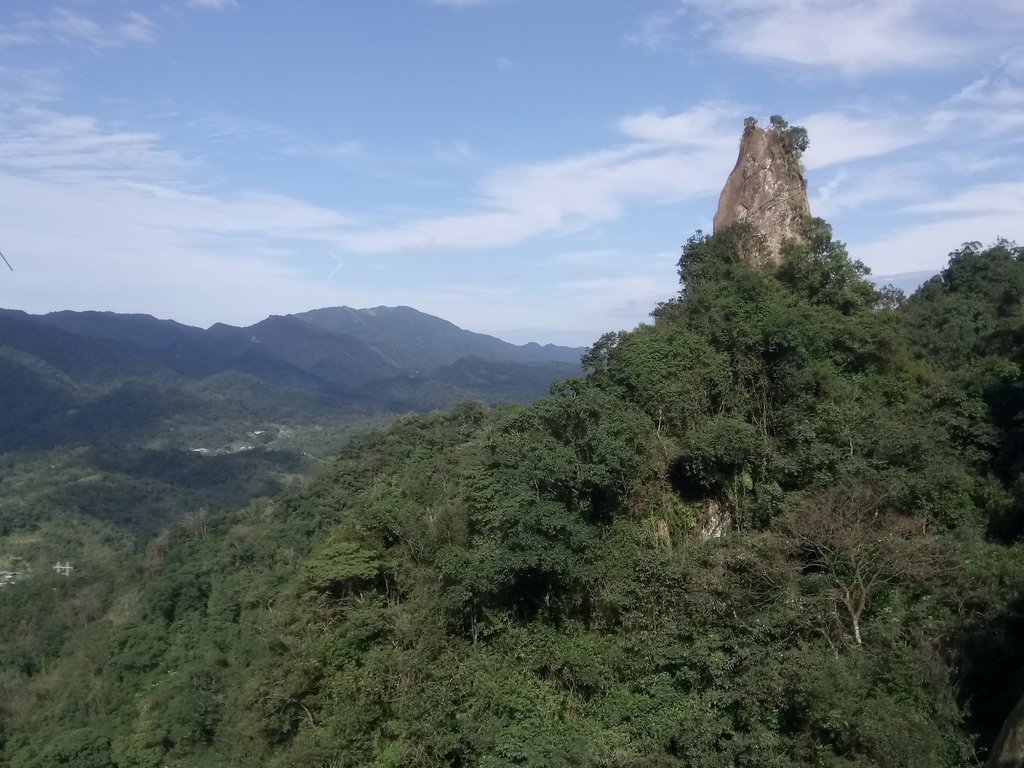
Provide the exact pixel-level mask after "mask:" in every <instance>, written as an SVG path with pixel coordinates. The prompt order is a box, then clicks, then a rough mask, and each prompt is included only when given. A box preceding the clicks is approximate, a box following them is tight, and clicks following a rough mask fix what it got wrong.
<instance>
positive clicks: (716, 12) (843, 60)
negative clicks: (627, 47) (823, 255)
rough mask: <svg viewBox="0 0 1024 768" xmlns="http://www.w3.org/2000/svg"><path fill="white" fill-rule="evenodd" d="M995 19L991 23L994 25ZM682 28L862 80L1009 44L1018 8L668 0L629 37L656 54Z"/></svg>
mask: <svg viewBox="0 0 1024 768" xmlns="http://www.w3.org/2000/svg"><path fill="white" fill-rule="evenodd" d="M997 20H998V21H997ZM684 24H685V25H686V26H687V27H688V28H689V30H690V31H691V33H692V34H693V35H694V36H695V37H698V36H699V37H700V38H708V39H710V40H711V41H712V42H713V44H714V45H715V46H717V47H719V48H720V49H722V50H724V51H726V52H728V53H733V54H737V55H740V56H744V57H747V58H752V59H761V60H769V61H777V62H780V63H787V64H795V65H802V66H811V67H819V68H823V69H832V70H837V71H839V72H842V73H845V74H847V75H863V74H868V73H875V72H886V71H891V70H897V69H906V68H918V69H920V68H943V67H948V66H951V65H952V64H953V63H955V62H956V61H959V60H962V59H963V58H964V57H965V56H971V55H976V54H978V53H980V52H983V51H985V50H991V47H990V46H991V45H992V43H993V40H995V39H1001V40H1003V41H1004V42H1005V41H1008V40H1012V39H1014V35H1016V34H1017V33H1018V32H1019V31H1020V29H1021V27H1022V25H1024V7H1022V6H1020V5H1019V4H1014V3H1011V2H1007V1H1006V0H978V2H977V3H976V4H975V5H972V6H970V7H969V8H968V7H967V6H964V5H962V4H961V3H957V2H953V0H927V1H926V0H859V2H846V1H845V0H674V1H673V2H670V3H667V4H666V5H665V6H664V7H663V8H662V9H661V10H659V11H656V12H655V13H653V14H650V15H649V16H647V17H645V18H644V19H642V20H641V22H640V24H639V27H638V29H637V30H636V31H635V32H634V33H633V34H632V36H631V39H632V40H633V41H634V42H637V43H639V44H641V45H644V46H646V47H648V48H652V49H657V48H659V47H661V46H663V45H664V43H665V41H666V40H669V39H671V38H672V37H673V36H674V35H676V34H678V33H679V29H680V28H681V27H682V26H683V25H684Z"/></svg>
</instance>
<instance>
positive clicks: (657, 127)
mask: <svg viewBox="0 0 1024 768" xmlns="http://www.w3.org/2000/svg"><path fill="white" fill-rule="evenodd" d="M742 115H743V109H742V108H741V107H738V106H736V105H735V104H729V103H725V102H709V103H705V104H698V105H697V106H696V107H693V108H692V109H689V110H686V111H684V112H679V113H676V114H671V115H666V114H664V112H660V111H654V112H644V113H642V114H639V115H631V116H629V117H625V118H623V119H622V120H620V121H619V130H620V131H622V133H623V134H625V135H626V136H628V137H629V138H631V139H636V140H638V141H650V142H655V143H664V144H679V145H684V146H704V147H708V146H715V147H719V146H721V144H722V142H723V141H724V142H728V143H729V144H730V146H732V145H733V144H734V142H735V133H736V126H737V125H739V120H740V118H741V116H742Z"/></svg>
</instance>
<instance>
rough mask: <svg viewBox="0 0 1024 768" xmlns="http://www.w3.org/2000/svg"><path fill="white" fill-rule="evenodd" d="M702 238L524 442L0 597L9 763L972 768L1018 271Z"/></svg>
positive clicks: (480, 428)
mask: <svg viewBox="0 0 1024 768" xmlns="http://www.w3.org/2000/svg"><path fill="white" fill-rule="evenodd" d="M763 247H764V245H763V242H762V241H761V239H760V238H759V237H758V236H757V235H756V234H755V233H754V232H753V231H752V230H751V229H750V228H748V227H745V226H743V225H736V226H733V227H730V228H727V229H724V230H722V231H720V232H718V233H717V234H715V235H713V236H706V235H703V234H700V233H698V234H697V235H695V236H694V237H693V238H691V239H690V240H689V242H688V243H687V245H686V246H685V248H684V250H683V253H682V257H681V259H680V262H679V273H680V279H681V290H680V293H679V296H678V298H676V299H674V300H672V301H669V302H667V303H665V304H663V305H661V306H659V307H658V308H657V309H656V310H655V311H654V313H653V322H652V323H651V324H650V325H645V326H641V327H639V328H637V329H636V330H634V331H630V332H623V333H612V334H607V335H605V336H603V337H602V338H601V339H600V340H599V341H598V342H597V343H596V344H595V345H594V346H593V347H592V348H591V349H590V350H589V352H588V353H587V355H586V357H585V366H586V369H587V375H586V376H584V377H582V378H571V379H568V380H566V381H563V382H561V383H559V384H556V385H554V386H553V387H552V391H551V394H550V396H548V397H545V398H543V399H541V400H539V401H538V402H537V403H535V404H534V405H532V406H528V407H515V406H510V407H503V408H501V409H499V410H488V409H487V408H485V407H483V406H480V405H472V404H470V405H463V406H459V407H457V408H455V409H454V410H451V411H449V412H447V413H441V414H435V415H430V416H408V417H405V418H403V419H400V420H399V421H398V422H396V423H395V424H394V425H393V426H391V427H390V428H388V429H386V430H383V431H379V432H376V433H373V434H370V435H368V436H365V437H361V438H358V439H356V440H355V441H353V442H352V443H351V444H350V445H349V446H348V448H347V449H346V450H345V452H344V454H343V455H342V456H341V458H340V459H338V460H337V461H336V462H334V463H333V464H332V465H331V466H330V467H329V468H327V469H325V471H323V472H322V474H320V476H319V477H318V479H317V480H316V481H315V482H313V483H312V484H311V485H309V486H308V487H304V488H301V489H296V490H293V491H291V492H289V493H286V494H284V495H283V496H279V497H277V498H275V499H273V500H261V501H259V502H257V503H254V504H252V505H250V506H248V507H246V508H244V509H242V510H239V511H236V512H230V513H225V514H221V515H211V516H209V517H193V518H190V519H188V520H186V521H185V522H184V523H182V524H176V525H172V526H170V527H168V528H167V529H166V530H164V531H163V532H162V533H161V534H160V535H159V536H157V537H156V538H154V539H153V540H152V541H151V542H150V544H149V545H148V547H147V549H146V551H145V553H144V554H143V555H142V556H140V557H139V558H138V559H137V560H128V561H124V560H119V561H108V562H93V563H90V564H89V566H88V567H83V568H81V569H80V570H78V571H76V572H75V573H74V574H73V575H72V576H71V577H62V576H59V575H56V574H54V575H45V576H40V577H38V578H33V579H30V580H24V581H22V582H20V583H15V584H13V585H11V586H8V587H4V588H3V589H2V591H0V628H2V629H0V633H2V634H0V639H2V642H0V669H2V670H3V673H2V674H3V677H2V678H0V713H2V720H0V745H2V752H0V755H2V758H0V762H4V763H5V764H7V765H9V766H11V768H30V767H31V768H43V767H44V766H45V767H47V768H49V767H50V766H55V765H72V766H76V767H78V768H112V767H114V766H116V767H117V768H128V767H129V766H131V767H132V768H135V767H144V766H153V767H154V768H156V767H157V766H179V767H181V768H185V767H189V768H200V767H204V768H214V767H215V766H216V767H219V766H254V765H260V766H277V767H278V768H284V767H285V766H289V767H294V768H300V767H301V768H317V767H320V768H328V767H331V768H338V767H339V766H367V765H372V766H381V767H383V766H395V767H397V766H424V767H425V766H488V767H490V768H499V767H502V768H504V767H507V766H595V767H596V766H604V767H608V768H611V767H612V766H634V767H636V768H640V767H641V766H643V767H645V768H655V766H658V767H662V766H664V767H666V768H667V767H668V766H680V767H682V766H686V767H688V768H689V767H693V768H727V767H729V766H748V767H749V768H771V767H773V766H775V767H778V768H782V767H783V766H786V767H787V768H788V767H790V766H808V767H810V766H822V767H825V766H828V767H829V768H837V767H838V766H850V767H852V766H863V767H865V768H866V767H867V766H879V767H881V766H885V767H887V768H889V767H894V768H900V767H907V768H909V767H911V766H914V767H920V768H938V767H942V766H949V767H950V768H953V767H954V766H965V765H973V764H977V763H978V761H979V760H983V759H984V758H985V756H986V753H987V750H988V748H989V747H990V746H991V745H992V743H993V742H994V740H995V737H996V733H997V732H998V730H999V727H1000V725H1001V723H1002V720H1003V718H1005V716H1006V715H1007V714H1008V713H1009V711H1010V710H1011V709H1012V707H1013V706H1014V704H1015V702H1016V700H1017V698H1019V696H1020V694H1021V692H1022V691H1024V614H1022V612H1021V609H1022V601H1024V559H1022V554H1024V553H1022V550H1021V545H1020V544H1019V543H1018V542H1019V540H1020V538H1021V535H1022V534H1024V474H1022V473H1024V451H1022V448H1024V446H1022V437H1021V435H1022V434H1024V432H1022V429H1021V428H1022V426H1024V425H1022V420H1024V377H1022V373H1021V371H1022V366H1024V354H1022V349H1024V344H1022V342H1024V249H1021V248H1019V247H1017V246H1014V245H1012V244H1009V243H998V244H996V245H994V246H992V247H990V248H982V247H981V246H979V245H977V244H969V245H965V246H964V247H963V248H961V249H960V250H958V251H956V252H954V253H953V254H951V257H950V262H949V266H948V268H947V269H946V270H944V271H943V272H942V274H941V275H940V276H939V277H936V278H935V279H933V280H932V281H931V282H929V283H927V284H926V285H925V286H923V287H922V288H921V289H920V290H919V291H918V292H917V293H916V294H915V295H914V296H913V297H911V298H909V299H907V300H904V298H903V297H902V295H901V294H899V293H898V292H895V291H890V290H882V291H879V290H876V289H875V288H874V287H873V286H872V285H871V284H870V283H869V282H868V281H867V280H866V279H865V277H866V272H867V270H866V269H865V268H864V267H863V265H861V264H860V263H858V262H856V261H854V260H852V259H851V258H850V257H849V256H848V254H847V253H846V251H845V249H844V247H843V246H842V245H841V244H840V243H839V242H837V241H835V240H833V239H832V236H831V231H830V229H829V228H828V226H827V225H826V224H824V222H821V221H820V220H813V221H810V222H809V223H808V225H807V228H806V231H805V233H804V238H803V239H802V240H801V241H790V242H789V243H788V245H786V247H785V249H784V254H783V258H782V261H781V264H780V265H779V266H778V267H777V268H774V267H773V268H771V269H752V268H750V267H749V266H748V265H750V264H758V263H764V261H765V260H764V259H763V258H759V257H758V253H759V250H758V249H760V248H763Z"/></svg>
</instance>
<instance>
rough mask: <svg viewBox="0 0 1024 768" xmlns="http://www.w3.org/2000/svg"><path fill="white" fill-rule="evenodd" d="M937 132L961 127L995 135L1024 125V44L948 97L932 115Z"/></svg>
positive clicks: (963, 129)
mask: <svg viewBox="0 0 1024 768" xmlns="http://www.w3.org/2000/svg"><path fill="white" fill-rule="evenodd" d="M929 126H930V128H931V129H932V130H935V131H950V130H961V131H970V132H971V133H973V134H977V135H981V136H985V137H986V138H992V137H996V136H1003V135H1006V134H1013V133H1019V132H1020V130H1021V129H1022V128H1024V47H1019V48H1015V49H1014V50H1011V51H1009V52H1008V53H1006V54H1004V55H1002V56H1001V57H1000V58H999V60H998V61H997V62H996V64H995V66H993V67H992V68H991V70H990V71H989V72H988V73H987V74H985V75H984V76H982V77H980V78H978V79H977V80H975V81H973V82H972V83H970V84H968V85H967V86H965V87H964V88H962V89H961V90H960V91H959V92H958V93H957V94H955V95H954V96H953V97H952V98H950V99H948V100H946V101H945V102H944V103H943V104H941V105H939V107H938V108H937V109H936V110H935V111H934V112H933V113H932V115H931V116H930V121H929Z"/></svg>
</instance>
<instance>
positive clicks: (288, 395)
mask: <svg viewBox="0 0 1024 768" xmlns="http://www.w3.org/2000/svg"><path fill="white" fill-rule="evenodd" d="M582 352H583V349H582V348H571V347H558V346H555V345H544V346H542V345H540V344H526V345H521V346H519V345H515V344H509V343H508V342H505V341H502V340H500V339H497V338H495V337H493V336H487V335H485V334H479V333H473V332H472V331H467V330H464V329H462V328H459V327H458V326H456V325H454V324H452V323H450V322H448V321H447V320H443V319H441V318H439V317H434V316H432V315H428V314H426V313H423V312H419V311H417V310H415V309H412V308H411V307H377V308H374V309H352V308H350V307H332V308H326V309H319V310H312V311H310V312H304V313H301V314H297V315H272V316H270V317H268V318H266V319H264V320H261V321H260V322H258V323H255V324H253V325H250V326H247V327H244V328H239V327H235V326H231V325H226V324H223V323H218V324H215V325H213V326H211V327H210V328H208V329H205V330H204V329H201V328H195V327H193V326H189V325H184V324H182V323H178V322H175V321H173V320H159V319H157V318H154V317H151V316H149V315H139V314H117V313H113V312H72V311H62V312H52V313H49V314H46V315H30V314H27V313H25V312H22V311H19V310H0V398H2V399H3V402H5V403H9V404H16V407H15V406H13V405H12V406H9V407H8V409H7V412H6V414H4V415H2V416H0V427H3V430H4V434H3V435H0V449H4V448H11V447H16V446H19V445H25V444H29V443H32V444H37V443H38V442H39V441H43V442H45V443H47V444H50V445H56V444H60V442H61V440H63V439H65V438H66V439H71V440H75V441H79V440H82V439H87V438H88V436H89V430H90V427H89V425H90V424H92V425H93V427H94V429H95V433H96V434H97V435H100V434H102V435H107V436H109V439H111V440H115V441H116V440H121V441H126V442H129V443H130V442H133V441H135V440H137V439H138V440H142V439H143V438H145V440H149V441H152V440H153V439H155V438H154V437H153V435H154V434H156V433H157V432H159V423H167V424H170V423H174V424H176V425H177V426H175V427H174V429H178V430H179V431H181V429H180V426H181V424H180V422H182V420H184V423H186V424H187V426H188V427H189V428H191V427H192V426H194V425H195V424H197V423H207V422H210V423H212V422H216V421H218V419H220V418H221V415H220V414H221V413H222V412H225V411H231V412H232V413H238V412H251V413H253V414H260V415H261V417H262V418H265V419H270V420H275V421H278V420H282V418H281V416H280V414H281V413H282V412H283V411H288V412H289V413H291V414H292V415H293V416H294V415H295V414H296V413H297V412H301V416H302V418H303V419H305V420H306V421H307V422H309V421H316V420H318V419H322V418H326V417H327V416H326V415H325V414H331V413H335V414H337V413H339V412H344V413H347V414H353V413H361V414H375V413H376V414H380V413H401V412H407V411H417V410H431V409H434V408H442V407H450V406H452V405H454V404H456V403H458V402H460V401H463V400H471V399H472V400H483V401H486V402H498V401H502V400H504V401H510V402H527V401H531V400H533V399H534V398H536V397H538V396H540V395H541V394H544V393H545V392H546V391H547V388H548V385H549V383H550V382H551V381H552V380H553V379H561V378H567V377H569V376H573V375H576V374H577V373H578V372H579V360H580V356H581V354H582ZM126 385H130V386H126ZM339 409H340V411H339ZM121 412H123V413H132V414H134V415H135V416H136V417H138V423H139V424H145V425H146V429H145V430H141V429H140V430H137V431H136V432H137V434H136V433H133V432H132V430H131V426H130V424H131V422H130V421H126V420H124V419H120V418H117V416H118V414H119V413H121ZM92 414H94V415H95V418H93V419H92V421H90V418H92V416H91V415H92ZM150 417H151V418H150ZM161 420H162V421H161ZM175 420H177V421H175ZM111 425H114V427H116V429H115V428H113V427H112V426H111ZM118 425H120V426H118ZM168 430H172V428H171V427H168V428H167V430H165V432H167V431H168ZM164 437H166V435H164ZM180 439H181V438H178V440H179V441H180Z"/></svg>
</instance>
